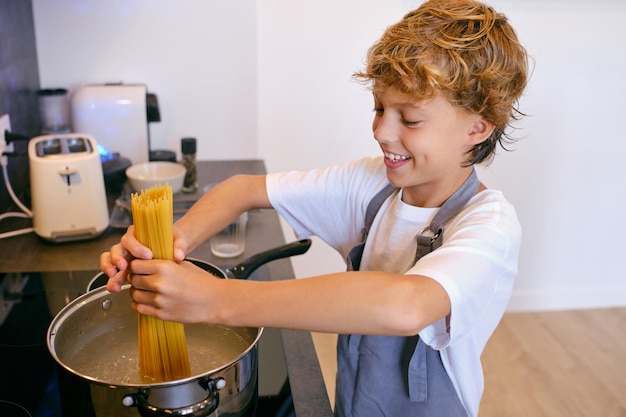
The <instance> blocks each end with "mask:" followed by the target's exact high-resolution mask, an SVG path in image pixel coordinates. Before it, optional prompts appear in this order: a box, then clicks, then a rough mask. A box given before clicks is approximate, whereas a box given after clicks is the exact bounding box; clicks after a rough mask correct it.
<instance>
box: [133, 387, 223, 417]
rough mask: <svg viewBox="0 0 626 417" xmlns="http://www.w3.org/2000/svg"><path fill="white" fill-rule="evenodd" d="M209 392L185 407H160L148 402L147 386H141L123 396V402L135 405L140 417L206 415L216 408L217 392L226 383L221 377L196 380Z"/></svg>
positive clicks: (202, 416)
mask: <svg viewBox="0 0 626 417" xmlns="http://www.w3.org/2000/svg"><path fill="white" fill-rule="evenodd" d="M198 383H199V384H200V385H201V386H202V387H203V388H204V389H206V391H207V393H208V394H209V395H208V396H207V397H206V398H205V399H204V400H202V401H200V402H198V403H196V404H192V405H189V406H185V407H179V408H160V407H157V406H155V405H153V404H150V403H149V402H148V397H149V395H150V389H149V388H143V389H141V390H139V392H137V393H136V394H129V395H127V396H125V397H124V399H123V404H124V405H125V406H127V407H137V410H138V411H139V414H141V416H142V417H182V416H193V417H206V416H209V415H210V414H211V413H213V412H214V411H215V410H217V407H218V405H219V402H220V396H219V393H218V392H217V391H218V390H220V389H222V388H223V387H224V386H225V385H226V381H225V380H224V379H223V378H217V379H216V380H207V381H198Z"/></svg>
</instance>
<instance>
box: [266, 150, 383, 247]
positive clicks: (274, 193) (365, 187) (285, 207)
mask: <svg viewBox="0 0 626 417" xmlns="http://www.w3.org/2000/svg"><path fill="white" fill-rule="evenodd" d="M381 167H382V169H381ZM385 181H386V176H385V171H384V165H382V159H381V158H363V159H359V160H354V161H349V162H346V163H343V164H340V165H335V166H332V167H328V168H325V169H317V170H311V171H291V172H283V173H277V174H270V175H268V176H267V179H266V187H267V193H268V197H269V200H270V203H271V204H272V207H274V209H275V210H276V211H277V212H278V214H279V215H280V216H281V217H282V218H283V219H285V221H286V222H287V223H288V224H289V225H290V226H291V227H292V228H293V230H294V233H295V234H296V236H297V237H298V238H299V239H301V238H305V237H308V236H311V235H315V236H318V237H319V238H320V239H322V240H323V241H324V242H326V243H327V244H328V245H330V246H331V247H333V248H335V249H337V250H338V251H339V252H340V253H341V255H342V256H343V257H345V256H346V255H347V252H348V251H349V250H350V249H351V248H352V247H353V246H354V245H356V244H357V243H358V242H359V240H360V238H361V232H362V228H363V221H364V216H365V210H366V205H367V203H368V202H369V200H370V199H371V198H372V196H373V195H374V194H375V193H376V191H377V190H379V189H380V188H382V187H383V186H384V184H385Z"/></svg>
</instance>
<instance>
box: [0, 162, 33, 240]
mask: <svg viewBox="0 0 626 417" xmlns="http://www.w3.org/2000/svg"><path fill="white" fill-rule="evenodd" d="M8 164H9V160H8V158H7V156H6V155H2V156H1V157H0V165H2V174H3V176H4V184H5V185H6V188H7V191H8V192H9V195H10V196H11V199H12V200H13V201H14V202H15V204H17V206H18V207H19V208H20V209H22V211H23V213H20V212H7V213H3V214H0V220H3V219H6V218H11V217H20V218H24V219H31V218H32V217H33V212H32V211H30V209H29V208H28V207H26V206H25V205H24V204H22V202H21V201H20V200H19V198H17V196H16V195H15V192H14V191H13V187H12V186H11V182H10V181H9V172H8V169H7V165H8ZM33 231H34V229H33V228H32V227H26V228H24V229H19V230H13V231H10V232H5V233H0V239H5V238H8V237H13V236H19V235H23V234H26V233H31V232H33Z"/></svg>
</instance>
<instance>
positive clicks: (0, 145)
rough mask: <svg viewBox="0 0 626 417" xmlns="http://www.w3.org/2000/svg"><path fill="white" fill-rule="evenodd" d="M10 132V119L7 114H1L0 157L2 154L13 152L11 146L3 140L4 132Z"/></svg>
mask: <svg viewBox="0 0 626 417" xmlns="http://www.w3.org/2000/svg"><path fill="white" fill-rule="evenodd" d="M7 131H8V132H10V131H11V119H10V118H9V115H8V114H3V115H2V117H0V155H2V153H3V152H13V144H10V145H9V144H7V142H6V140H5V139H4V132H7Z"/></svg>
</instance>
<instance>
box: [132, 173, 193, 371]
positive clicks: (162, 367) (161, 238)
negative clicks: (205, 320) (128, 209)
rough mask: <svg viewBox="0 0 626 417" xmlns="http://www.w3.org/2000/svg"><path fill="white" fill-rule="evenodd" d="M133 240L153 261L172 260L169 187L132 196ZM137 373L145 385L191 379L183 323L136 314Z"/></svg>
mask: <svg viewBox="0 0 626 417" xmlns="http://www.w3.org/2000/svg"><path fill="white" fill-rule="evenodd" d="M131 206H132V215H133V224H134V226H135V237H136V238H137V240H139V241H140V242H141V243H143V244H144V245H145V246H147V247H149V248H150V249H151V250H152V253H153V255H154V258H155V259H169V260H173V259H174V237H173V221H174V220H173V197H172V188H171V187H170V186H169V185H168V184H166V185H164V186H162V185H156V186H154V187H151V188H149V189H147V190H142V191H141V194H132V196H131ZM138 343H139V372H140V373H141V376H142V379H143V380H144V381H145V382H165V381H172V380H176V379H181V378H187V377H189V376H191V369H190V365H189V356H188V353H187V340H186V337H185V328H184V326H183V324H182V323H176V322H171V321H166V320H160V319H157V318H155V317H152V316H147V315H144V314H139V327H138Z"/></svg>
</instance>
